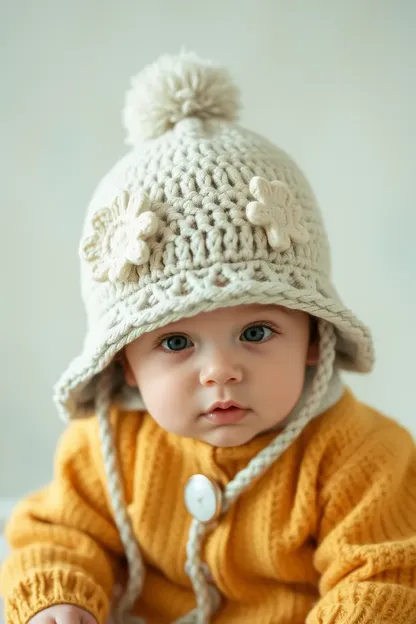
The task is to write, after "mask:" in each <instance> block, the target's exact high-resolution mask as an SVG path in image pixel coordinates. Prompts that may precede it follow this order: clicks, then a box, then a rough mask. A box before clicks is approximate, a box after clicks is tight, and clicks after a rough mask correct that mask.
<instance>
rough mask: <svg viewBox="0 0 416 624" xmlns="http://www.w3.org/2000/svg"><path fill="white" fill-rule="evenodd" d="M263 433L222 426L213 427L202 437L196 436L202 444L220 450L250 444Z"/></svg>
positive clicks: (247, 428)
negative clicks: (204, 443)
mask: <svg viewBox="0 0 416 624" xmlns="http://www.w3.org/2000/svg"><path fill="white" fill-rule="evenodd" d="M261 433H262V432H261V431H253V429H251V428H250V427H247V426H244V425H241V424H238V425H221V426H218V427H213V428H212V429H210V430H209V431H204V432H203V433H202V434H201V435H198V436H195V437H197V438H198V439H199V440H201V441H202V442H206V443H207V444H211V446H217V447H219V448H230V447H233V446H242V445H243V444H248V442H250V441H251V440H253V438H256V437H257V436H258V435H260V434H261Z"/></svg>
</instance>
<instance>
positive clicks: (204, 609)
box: [97, 320, 336, 624]
mask: <svg viewBox="0 0 416 624" xmlns="http://www.w3.org/2000/svg"><path fill="white" fill-rule="evenodd" d="M318 331H319V360H318V364H317V367H316V374H315V377H314V379H313V382H312V388H311V392H310V395H309V397H308V399H307V401H306V403H305V405H304V407H303V409H302V410H301V412H300V414H299V417H298V418H297V419H296V421H294V422H293V423H290V424H288V425H287V426H286V428H285V429H284V431H283V432H281V433H279V434H278V435H277V436H276V438H275V439H274V440H273V441H272V442H271V443H270V444H269V446H267V447H266V448H265V449H263V450H262V451H261V452H260V453H258V455H256V457H254V458H253V459H252V460H251V461H250V462H249V464H248V465H247V467H246V468H244V469H243V470H241V471H240V472H239V473H237V475H236V476H235V477H234V479H233V480H232V481H231V482H230V483H228V485H227V486H226V487H225V489H224V492H223V496H222V507H221V513H225V512H227V511H228V509H229V508H230V507H231V505H232V504H233V503H234V502H235V501H236V500H237V498H238V497H239V496H240V494H241V493H242V492H243V491H244V490H246V489H247V488H248V487H249V486H250V485H251V484H252V483H253V481H254V480H256V479H258V478H259V477H261V476H262V475H263V474H264V473H265V472H266V470H267V469H268V468H269V467H270V466H271V465H272V464H273V463H274V462H275V461H276V460H277V459H278V458H279V457H280V456H281V455H282V454H283V453H284V452H285V450H286V449H287V448H288V447H289V446H290V445H291V444H292V442H293V441H294V440H295V439H296V438H297V437H298V436H299V435H300V433H301V432H302V431H303V429H304V428H305V427H306V425H307V424H308V423H309V422H310V421H311V420H312V418H313V416H314V415H315V413H316V411H317V409H318V407H319V405H320V403H321V401H322V399H323V397H324V396H325V394H326V392H327V389H328V386H329V382H330V380H331V378H332V375H333V367H334V359H335V342H336V337H335V332H334V328H333V326H332V325H331V324H329V323H327V322H326V321H323V320H320V321H319V324H318ZM108 375H109V373H108V372H107V375H105V374H103V375H102V379H101V381H100V384H99V390H98V397H97V416H98V419H99V426H100V435H101V441H102V449H103V456H104V464H105V469H106V474H107V479H108V483H109V491H110V497H111V502H112V505H113V508H114V514H115V521H116V525H117V528H118V530H119V532H120V536H121V540H122V542H123V545H124V548H125V552H126V556H127V561H128V565H129V580H128V583H127V588H126V590H125V593H124V595H123V598H122V600H121V601H120V604H119V606H118V609H117V614H118V616H119V617H117V616H116V617H117V619H118V620H119V621H120V622H121V619H122V618H123V616H124V617H125V616H126V615H127V614H128V612H129V611H130V609H131V608H132V606H133V605H134V603H135V601H136V600H137V598H138V597H139V595H140V593H141V590H142V587H143V580H144V565H143V560H142V557H141V554H140V549H139V547H138V544H137V542H136V539H135V536H134V532H133V528H132V525H131V522H130V518H129V516H128V514H127V511H126V507H125V504H124V500H123V494H122V491H123V490H122V484H121V479H120V475H119V472H118V470H117V461H116V449H115V445H114V440H113V435H112V430H111V425H110V423H109V417H108V414H109V406H110V397H109V388H110V387H111V386H110V379H109V377H108ZM103 397H104V398H103ZM213 526H215V525H213V524H211V525H210V524H204V523H201V522H200V521H198V520H196V519H193V520H192V523H191V527H190V530H189V537H188V543H187V548H186V552H187V561H186V572H187V574H188V576H189V577H190V580H191V583H192V586H193V589H194V593H195V597H196V603H197V606H196V609H194V610H193V611H191V612H190V613H188V614H187V615H185V616H184V617H181V618H179V619H178V620H175V623H174V624H208V622H209V620H210V616H211V615H212V613H214V612H215V611H216V610H217V609H218V607H219V605H220V602H221V599H220V595H219V592H218V591H217V590H216V588H215V587H213V586H212V585H209V583H208V581H207V578H206V573H205V571H204V564H203V562H202V559H201V551H202V546H203V542H204V539H205V536H206V534H207V532H208V531H209V530H210V529H212V528H213ZM135 620H136V622H137V624H139V622H143V620H141V619H136V618H135Z"/></svg>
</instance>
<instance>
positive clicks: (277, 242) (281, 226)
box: [246, 176, 309, 251]
mask: <svg viewBox="0 0 416 624" xmlns="http://www.w3.org/2000/svg"><path fill="white" fill-rule="evenodd" d="M250 192H251V194H252V195H253V197H255V198H256V200H257V201H252V202H250V203H249V204H248V205H247V208H246V214H247V218H248V220H249V221H250V223H252V224H253V225H260V226H262V227H264V229H265V230H266V234H267V240H268V241H269V245H270V247H272V248H273V249H275V250H276V251H286V249H289V247H290V244H291V241H293V242H294V243H298V244H301V245H304V244H305V243H307V242H308V240H309V233H308V231H307V229H306V228H305V226H304V225H303V224H302V223H301V219H302V208H301V207H300V205H299V204H298V203H297V202H296V200H295V198H294V197H293V195H292V193H291V192H290V189H289V187H288V186H287V185H286V184H284V182H280V181H278V180H275V181H273V182H269V181H268V180H265V179H264V178H261V177H259V176H256V177H254V178H253V179H252V180H251V181H250Z"/></svg>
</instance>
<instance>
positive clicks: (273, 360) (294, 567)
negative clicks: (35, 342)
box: [0, 52, 416, 624]
mask: <svg viewBox="0 0 416 624" xmlns="http://www.w3.org/2000/svg"><path fill="white" fill-rule="evenodd" d="M238 108H239V96H238V91H237V89H236V87H235V86H234V85H233V83H232V81H231V80H230V77H229V75H228V73H227V72H226V71H225V70H223V69H220V68H218V67H215V66H214V65H212V64H211V63H208V62H204V61H201V60H200V59H198V58H197V57H196V56H195V55H193V54H190V53H185V52H184V53H182V54H180V55H179V56H177V57H170V56H164V57H162V58H161V59H159V60H158V61H157V62H156V63H154V64H153V65H151V66H149V67H147V68H146V69H145V70H143V72H141V73H140V74H139V75H138V76H137V77H136V78H135V79H134V80H133V82H132V86H131V89H130V91H129V92H128V94H127V97H126V105H125V109H124V122H125V126H126V129H127V139H128V142H129V143H130V144H131V145H132V146H133V149H132V150H131V151H130V153H129V154H127V156H125V157H124V158H123V159H122V160H121V161H120V162H119V163H118V164H117V165H116V166H115V167H114V168H113V169H112V170H111V171H110V173H109V174H108V175H107V176H106V177H105V178H104V179H103V180H102V182H101V183H100V185H99V186H98V188H97V190H96V192H95V194H94V196H93V198H92V200H91V204H90V208H89V210H88V213H87V217H86V223H85V228H84V232H83V236H82V241H81V246H80V253H81V258H82V291H83V297H84V301H85V305H86V310H87V315H88V332H87V336H86V339H85V342H84V347H83V351H82V354H81V355H80V356H79V357H78V358H76V359H75V360H74V361H73V362H72V364H71V365H70V367H69V368H68V370H67V371H66V373H65V374H64V375H63V377H62V378H61V380H60V382H59V383H58V385H57V391H56V401H57V405H58V408H59V410H60V412H61V414H62V415H63V416H64V417H66V418H68V419H69V420H71V422H70V424H69V426H68V427H67V429H66V431H65V433H64V434H63V436H62V439H61V441H60V444H59V448H58V450H57V454H56V463H55V476H54V479H53V481H52V482H51V483H50V485H48V486H47V487H46V488H45V489H43V490H41V491H39V492H37V493H35V494H33V495H32V496H30V497H29V498H28V499H26V500H24V501H23V502H22V503H20V505H18V506H17V508H16V509H15V511H14V514H13V516H12V518H11V520H10V521H9V524H8V527H7V538H8V541H9V543H10V546H11V555H10V556H9V558H8V559H7V560H6V562H5V563H4V565H3V567H2V570H1V576H0V588H1V592H2V595H3V596H4V598H5V604H6V620H7V623H8V624H26V623H27V622H31V624H50V623H53V622H56V623H57V624H67V623H68V624H69V623H71V624H72V623H74V624H95V623H98V624H102V623H103V622H105V621H106V620H107V619H108V618H109V617H110V616H111V618H112V619H113V621H114V622H116V623H117V624H122V623H124V622H129V623H133V622H135V623H136V624H139V623H141V624H144V623H145V624H171V623H173V622H175V623H176V624H186V623H188V624H190V623H194V624H205V623H208V622H215V623H216V624H228V623H230V624H234V623H235V624H236V623H238V624H272V623H273V624H305V623H306V624H346V623H348V624H353V623H357V624H358V622H359V623H360V624H376V623H377V624H382V623H388V624H391V623H394V624H411V623H416V449H415V444H414V441H413V439H412V437H411V435H410V434H409V433H408V432H407V431H406V430H405V429H403V428H402V427H401V426H399V425H398V424H397V423H396V422H394V421H393V420H391V419H389V418H387V417H386V416H383V415H382V414H380V413H378V412H377V411H375V410H373V409H371V408H370V407H368V406H366V405H364V404H362V403H361V402H360V401H359V400H358V399H357V398H355V397H354V395H353V394H352V392H351V391H350V390H349V389H348V388H345V387H344V386H343V384H342V381H341V378H340V369H342V368H344V369H349V370H355V371H361V372H367V371H369V370H370V369H371V368H372V364H373V348H372V342H371V337H370V333H369V331H368V330H367V328H366V327H365V326H364V325H363V324H362V323H361V322H360V321H359V320H358V319H357V318H356V317H355V316H354V314H353V313H352V312H351V311H350V310H349V309H348V308H346V307H345V306H344V304H343V303H342V302H341V300H340V298H339V296H338V294H337V291H336V290H335V288H334V286H333V284H332V282H331V276H330V260H329V247H328V241H327V238H326V234H325V230H324V226H323V223H322V218H321V214H320V211H319V208H318V206H317V204H316V200H315V198H314V195H313V193H312V191H311V189H310V187H309V185H308V182H307V181H306V179H305V177H304V176H303V174H302V172H301V171H300V170H299V168H298V167H297V166H296V164H295V163H294V162H293V160H291V158H290V157H289V156H288V155H287V154H285V153H284V152H283V151H281V150H280V149H278V148H277V147H275V146H274V145H273V144H271V143H270V142H268V141H267V140H266V139H264V138H263V137H261V136H258V135H256V134H254V133H252V132H249V131H248V130H245V129H244V128H241V127H240V126H238V125H236V123H235V119H236V115H237V111H238Z"/></svg>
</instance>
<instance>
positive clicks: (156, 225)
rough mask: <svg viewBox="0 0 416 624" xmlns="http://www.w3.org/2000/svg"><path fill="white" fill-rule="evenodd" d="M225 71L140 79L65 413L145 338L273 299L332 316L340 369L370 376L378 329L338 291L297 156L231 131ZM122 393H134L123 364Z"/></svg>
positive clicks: (86, 254) (91, 396)
mask: <svg viewBox="0 0 416 624" xmlns="http://www.w3.org/2000/svg"><path fill="white" fill-rule="evenodd" d="M238 108H239V96H238V91H237V89H236V87H235V86H234V85H233V83H232V81H231V79H230V77H229V75H228V73H227V72H226V71H225V70H224V69H220V68H217V67H215V66H214V65H212V64H211V63H208V62H204V61H201V60H200V59H198V58H197V57H196V56H195V55H193V54H190V53H182V54H181V55H179V56H176V57H171V56H163V57H162V58H160V59H159V60H158V61H157V62H156V63H154V64H153V65H150V66H149V67H147V68H146V69H144V70H143V71H142V72H141V73H140V74H138V76H136V77H135V78H134V79H133V80H132V86H131V89H130V90H129V91H128V93H127V96H126V104H125V108H124V124H125V127H126V129H127V143H129V144H130V145H132V146H133V149H132V151H130V152H129V153H128V154H127V155H126V156H125V157H124V158H122V160H121V161H120V162H118V163H117V164H116V165H115V166H114V167H113V168H112V169H111V171H110V172H109V173H108V174H107V175H106V176H105V177H104V178H103V180H102V181H101V182H100V184H99V185H98V188H97V189H96V191H95V193H94V195H93V197H92V200H91V203H90V206H89V209H88V211H87V216H86V221H85V226H84V232H83V236H82V242H81V246H80V251H81V256H82V264H81V274H82V292H83V299H84V302H85V307H86V311H87V318H88V331H87V335H86V338H85V343H84V348H83V351H82V353H81V355H80V356H79V357H77V358H76V359H75V360H74V361H73V362H72V363H71V365H70V366H69V368H68V369H67V371H66V372H65V373H64V375H63V376H62V378H61V379H60V381H59V383H58V384H57V386H56V402H57V405H58V408H59V410H60V413H61V415H62V416H63V417H65V418H67V417H68V416H69V417H76V416H81V415H83V414H85V413H86V412H89V411H90V410H91V408H92V407H93V404H94V400H95V395H96V385H97V381H98V377H99V375H100V374H101V373H102V371H103V370H104V369H105V368H106V367H107V366H108V365H109V364H110V363H111V362H112V360H113V359H114V356H115V355H116V354H117V352H119V351H120V350H121V349H122V348H123V347H124V346H125V345H126V344H128V343H129V342H131V341H132V340H134V339H135V338H137V337H138V336H139V335H140V334H142V333H144V332H146V331H151V330H153V329H156V328H158V327H161V326H163V325H166V324H167V323H170V322H172V321H176V320H178V319H180V318H183V317H186V316H191V315H194V314H197V313H199V312H203V311H208V310H212V309H215V308H219V307H223V306H234V305H238V304H248V303H265V304H266V303H267V304H270V303H276V304H280V305H284V306H286V307H288V308H295V309H298V310H304V311H305V312H308V313H310V314H312V315H314V316H316V317H318V318H321V319H325V320H326V321H329V322H330V323H331V324H332V325H333V326H334V328H335V331H336V338H337V342H336V354H337V363H338V364H339V365H340V366H341V367H343V368H346V369H350V370H355V371H363V372H365V371H368V370H370V369H371V367H372V362H373V350H372V342H371V337H370V334H369V331H368V330H367V328H366V327H365V326H364V325H363V324H362V323H361V322H360V321H359V320H358V319H357V318H356V317H355V315H354V314H353V313H352V312H351V311H350V310H349V309H348V308H347V307H345V306H344V304H343V303H342V301H341V300H340V298H339V296H338V294H337V292H336V290H335V288H334V286H333V285H332V283H331V275H330V258H329V247H328V240H327V236H326V233H325V229H324V225H323V223H322V218H321V214H320V211H319V208H318V206H317V203H316V200H315V197H314V195H313V192H312V190H311V188H310V186H309V184H308V182H307V180H306V179H305V177H304V175H303V174H302V172H301V171H300V170H299V168H298V167H297V165H296V164H295V163H294V162H293V160H292V159H291V158H290V157H289V156H288V155H287V154H286V153H285V152H283V151H282V150H281V149H278V148H277V147H275V146H274V145H272V144H271V143H270V142H269V141H267V140H266V139H264V138H263V137H261V136H259V135H257V134H254V133H253V132H250V131H248V130H246V129H244V128H242V127H240V126H239V125H237V124H236V123H235V118H236V116H237V112H238ZM112 366H113V369H114V375H113V376H112V379H111V384H112V386H113V395H114V394H115V393H118V394H120V392H121V394H122V393H123V391H125V388H124V387H123V377H122V375H121V372H120V370H118V367H117V365H116V364H113V365H112Z"/></svg>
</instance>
